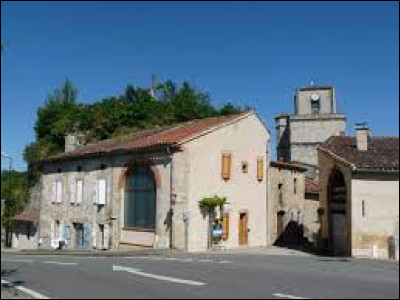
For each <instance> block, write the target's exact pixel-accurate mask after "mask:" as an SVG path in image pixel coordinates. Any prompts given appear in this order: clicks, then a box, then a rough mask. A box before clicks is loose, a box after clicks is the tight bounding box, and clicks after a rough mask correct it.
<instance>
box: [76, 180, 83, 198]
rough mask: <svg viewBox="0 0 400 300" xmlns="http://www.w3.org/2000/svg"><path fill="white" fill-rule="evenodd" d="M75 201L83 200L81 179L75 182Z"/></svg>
mask: <svg viewBox="0 0 400 300" xmlns="http://www.w3.org/2000/svg"><path fill="white" fill-rule="evenodd" d="M76 193H77V196H76V203H82V200H83V180H78V181H77V183H76Z"/></svg>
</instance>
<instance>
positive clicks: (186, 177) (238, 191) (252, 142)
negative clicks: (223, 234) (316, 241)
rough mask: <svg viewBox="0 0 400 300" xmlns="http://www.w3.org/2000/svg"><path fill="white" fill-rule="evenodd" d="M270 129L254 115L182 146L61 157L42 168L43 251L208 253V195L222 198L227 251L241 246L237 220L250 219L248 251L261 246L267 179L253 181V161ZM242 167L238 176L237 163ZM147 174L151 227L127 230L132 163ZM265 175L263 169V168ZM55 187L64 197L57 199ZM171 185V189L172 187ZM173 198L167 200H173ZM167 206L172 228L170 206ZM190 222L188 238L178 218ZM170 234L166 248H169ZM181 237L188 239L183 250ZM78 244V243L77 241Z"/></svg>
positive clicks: (264, 154)
mask: <svg viewBox="0 0 400 300" xmlns="http://www.w3.org/2000/svg"><path fill="white" fill-rule="evenodd" d="M268 145H269V132H268V131H267V129H266V128H265V126H264V124H263V123H262V122H261V121H260V120H259V118H258V117H257V116H256V115H255V114H254V113H249V114H246V115H245V116H243V117H240V118H237V119H236V120H234V121H232V122H230V123H229V124H224V126H220V127H218V128H215V129H212V130H207V131H206V132H202V133H201V134H199V135H197V136H196V137H194V138H192V139H189V140H186V141H185V142H184V143H182V146H181V149H180V150H179V151H175V152H169V151H168V149H164V148H160V149H159V150H151V151H150V150H148V151H139V152H137V153H132V154H112V155H107V156H103V157H96V156H95V155H94V156H93V157H87V158H74V159H65V160H60V161H57V162H51V163H46V164H45V165H44V175H43V176H42V182H43V184H42V204H41V210H40V227H39V234H40V239H41V241H42V247H45V248H49V247H55V246H56V245H57V244H58V240H60V239H61V240H64V241H66V242H67V246H68V247H70V248H77V247H84V248H90V249H91V248H97V249H120V248H122V247H130V246H147V247H155V248H167V247H170V246H172V247H173V248H176V249H182V250H183V249H186V246H187V250H188V251H204V250H205V249H206V248H207V237H208V235H207V228H208V221H207V217H205V216H204V215H203V214H202V213H201V211H200V209H199V201H200V200H201V199H202V198H204V197H212V196H214V195H218V196H222V197H227V199H228V204H227V205H226V211H225V213H227V214H229V228H230V229H229V238H228V239H227V240H226V241H225V246H226V247H227V248H235V247H238V246H239V238H238V235H239V217H240V215H241V213H246V214H247V217H248V229H249V233H248V244H247V245H248V246H264V245H266V238H267V232H266V228H267V225H266V216H267V211H266V205H267V197H266V189H267V178H266V174H264V178H263V180H262V181H258V180H257V161H258V160H259V159H260V158H262V160H263V162H264V166H267V165H268V161H269V157H268V153H269V151H268ZM227 152H229V153H230V154H231V157H232V161H231V162H232V165H231V177H230V180H228V181H226V180H223V179H222V177H221V167H222V159H221V158H222V155H223V154H224V153H227ZM243 162H247V163H248V172H246V173H244V172H243V169H242V163H243ZM139 163H140V164H146V165H148V166H149V168H150V169H151V172H152V174H153V175H154V178H155V184H156V218H155V219H156V224H155V229H154V230H139V229H135V228H126V227H125V225H124V224H125V223H126V222H125V220H124V218H125V212H126V208H125V207H124V206H125V197H126V195H127V191H126V182H125V181H126V179H127V178H128V175H129V172H130V170H131V169H132V167H134V166H135V165H137V164H139ZM263 171H264V172H266V168H265V169H264V170H263ZM102 180H105V183H106V197H105V198H106V199H105V203H104V204H102V205H99V204H98V203H96V199H97V198H98V197H99V194H98V193H99V190H98V183H99V181H102ZM77 181H82V182H83V197H82V201H80V202H79V203H77V195H76V192H75V191H76V185H75V183H76V182H77ZM57 182H61V184H60V187H62V197H61V199H60V201H57V199H56V197H55V195H56V194H57V192H55V190H57ZM171 188H172V189H171ZM171 199H172V200H171ZM171 201H172V209H173V215H172V224H171V222H170V220H171V219H170V217H171V214H170V209H171ZM184 214H185V215H186V216H188V217H189V223H188V227H187V235H186V232H185V223H184V222H183V215H184ZM171 229H172V245H170V241H171V239H170V237H171ZM186 236H187V238H188V240H187V245H186ZM81 239H82V240H83V241H81Z"/></svg>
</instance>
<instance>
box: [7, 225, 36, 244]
mask: <svg viewBox="0 0 400 300" xmlns="http://www.w3.org/2000/svg"><path fill="white" fill-rule="evenodd" d="M12 247H13V248H16V249H36V248H37V226H36V225H35V224H33V223H32V222H16V224H15V225H14V227H13V233H12Z"/></svg>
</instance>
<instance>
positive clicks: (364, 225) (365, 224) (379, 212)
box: [319, 151, 399, 259]
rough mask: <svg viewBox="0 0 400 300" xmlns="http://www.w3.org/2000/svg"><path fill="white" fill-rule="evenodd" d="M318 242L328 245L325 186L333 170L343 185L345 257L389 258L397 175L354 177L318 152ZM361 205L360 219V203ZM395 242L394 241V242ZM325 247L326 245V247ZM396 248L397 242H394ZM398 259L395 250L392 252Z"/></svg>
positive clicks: (394, 232) (395, 225)
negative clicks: (345, 214) (342, 179)
mask: <svg viewBox="0 0 400 300" xmlns="http://www.w3.org/2000/svg"><path fill="white" fill-rule="evenodd" d="M319 166H320V171H319V177H320V187H321V191H320V204H321V207H322V208H323V209H324V214H323V216H322V228H321V232H322V238H324V239H325V240H326V243H328V241H329V235H330V233H329V210H328V184H329V176H330V174H331V172H332V170H333V169H334V168H337V169H338V170H340V171H341V172H342V173H343V175H344V178H345V182H346V194H347V205H346V211H347V233H348V253H349V255H352V256H355V257H377V258H385V259H387V258H388V257H389V238H390V237H392V236H394V237H395V238H396V235H398V220H399V200H398V199H399V179H398V174H385V173H380V174H379V173H378V174H372V173H369V174H365V173H364V174H363V175H361V173H354V172H353V171H352V170H351V168H350V167H349V166H347V165H345V164H343V163H342V162H340V161H337V160H335V159H334V158H332V157H331V156H329V155H328V154H326V153H324V152H322V151H319ZM363 201H364V204H365V211H364V212H365V215H364V216H363V208H362V205H363V204H362V202H363ZM397 241H398V238H397ZM326 245H328V244H326ZM397 245H398V242H397ZM396 252H397V259H398V248H397V249H396Z"/></svg>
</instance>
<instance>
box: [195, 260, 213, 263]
mask: <svg viewBox="0 0 400 300" xmlns="http://www.w3.org/2000/svg"><path fill="white" fill-rule="evenodd" d="M198 262H202V263H203V262H204V263H210V262H213V261H212V260H211V259H199V260H198Z"/></svg>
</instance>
